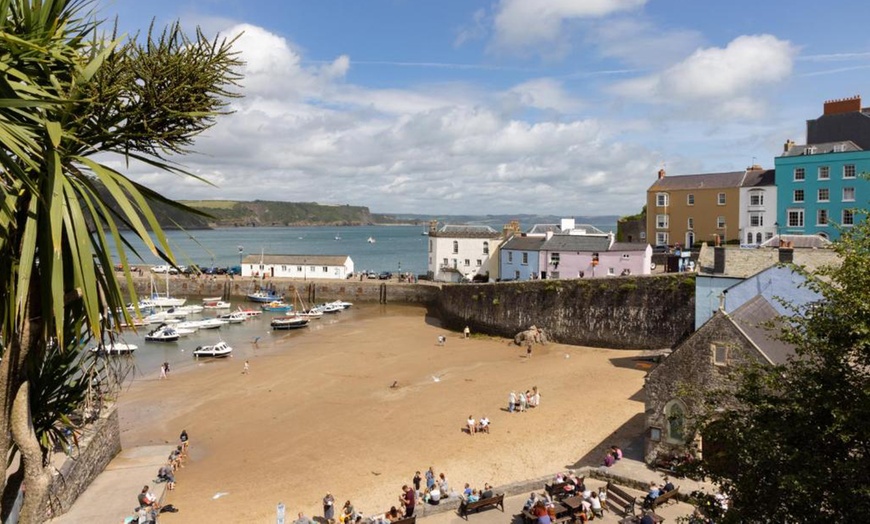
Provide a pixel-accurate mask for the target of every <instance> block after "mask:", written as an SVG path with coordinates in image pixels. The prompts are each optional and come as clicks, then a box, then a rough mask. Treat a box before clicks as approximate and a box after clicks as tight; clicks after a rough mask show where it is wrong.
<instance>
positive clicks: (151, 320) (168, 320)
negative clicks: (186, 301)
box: [142, 311, 181, 324]
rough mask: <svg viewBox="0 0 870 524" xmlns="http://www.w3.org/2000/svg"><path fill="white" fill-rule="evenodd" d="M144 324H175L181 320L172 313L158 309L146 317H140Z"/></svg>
mask: <svg viewBox="0 0 870 524" xmlns="http://www.w3.org/2000/svg"><path fill="white" fill-rule="evenodd" d="M142 320H143V321H144V322H145V323H146V324H177V323H179V322H181V321H180V320H178V319H177V318H175V317H173V316H172V315H169V314H167V313H166V312H165V311H159V312H157V313H152V314H150V315H148V316H147V317H145V318H143V319H142Z"/></svg>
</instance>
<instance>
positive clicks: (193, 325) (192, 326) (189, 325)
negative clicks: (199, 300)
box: [175, 320, 200, 334]
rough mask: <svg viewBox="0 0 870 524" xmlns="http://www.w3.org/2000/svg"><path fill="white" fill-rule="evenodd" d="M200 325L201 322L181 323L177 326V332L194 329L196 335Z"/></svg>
mask: <svg viewBox="0 0 870 524" xmlns="http://www.w3.org/2000/svg"><path fill="white" fill-rule="evenodd" d="M199 323H200V321H199V320H188V321H187V322H179V323H178V324H175V329H176V331H179V330H182V329H192V330H193V331H194V333H195V332H196V331H197V330H199ZM179 334H180V333H179Z"/></svg>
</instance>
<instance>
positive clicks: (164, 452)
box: [49, 444, 175, 524]
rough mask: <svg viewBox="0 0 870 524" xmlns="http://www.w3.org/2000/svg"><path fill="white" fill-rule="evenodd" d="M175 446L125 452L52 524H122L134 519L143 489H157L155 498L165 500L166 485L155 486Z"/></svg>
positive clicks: (139, 448)
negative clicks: (127, 518) (162, 467)
mask: <svg viewBox="0 0 870 524" xmlns="http://www.w3.org/2000/svg"><path fill="white" fill-rule="evenodd" d="M173 449H175V446H173V445H169V444H164V445H159V446H143V447H138V448H132V449H127V450H123V451H121V453H119V454H118V456H117V457H115V458H114V459H112V461H111V462H110V463H109V465H108V466H107V467H106V469H105V470H104V471H103V472H102V473H100V474H99V475H97V478H96V479H95V480H94V482H93V483H92V484H91V485H90V486H89V487H88V489H87V490H86V491H85V492H84V493H82V495H81V496H80V497H79V498H78V500H76V502H75V504H73V507H72V509H70V510H69V511H68V512H66V513H65V514H63V515H61V516H60V517H57V518H54V519H51V520H50V521H49V522H50V523H51V524H92V523H98V522H99V523H107V524H116V523H118V524H120V523H122V522H124V519H125V518H126V517H128V516H132V515H133V509H134V508H135V507H136V506H137V505H138V503H137V500H136V497H137V496H138V495H139V493H140V492H141V491H142V486H145V485H148V486H151V487H152V488H153V491H154V494H155V495H157V497H158V498H159V499H160V500H163V493H164V490H165V489H166V484H154V479H155V478H157V470H159V469H160V467H161V466H163V465H164V464H166V459H167V457H169V454H170V453H171V452H172V450H173Z"/></svg>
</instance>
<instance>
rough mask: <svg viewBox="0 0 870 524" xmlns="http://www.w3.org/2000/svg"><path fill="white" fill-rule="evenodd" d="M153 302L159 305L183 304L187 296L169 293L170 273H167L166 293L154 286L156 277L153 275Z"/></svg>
mask: <svg viewBox="0 0 870 524" xmlns="http://www.w3.org/2000/svg"><path fill="white" fill-rule="evenodd" d="M151 302H153V303H154V305H155V306H157V307H174V306H183V305H184V303H185V302H187V299H186V298H175V297H173V296H171V295H170V294H169V273H167V274H166V293H163V294H161V293H158V292H157V288H155V287H154V277H151Z"/></svg>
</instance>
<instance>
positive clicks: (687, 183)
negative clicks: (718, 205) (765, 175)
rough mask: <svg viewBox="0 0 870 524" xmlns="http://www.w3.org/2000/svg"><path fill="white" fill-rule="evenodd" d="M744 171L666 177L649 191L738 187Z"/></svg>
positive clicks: (659, 180) (654, 184) (656, 182)
mask: <svg viewBox="0 0 870 524" xmlns="http://www.w3.org/2000/svg"><path fill="white" fill-rule="evenodd" d="M744 174H745V171H732V172H730V173H705V174H699V175H676V176H666V177H664V178H661V179H658V180H656V181H655V182H653V185H651V186H650V188H649V190H650V191H674V190H680V189H725V188H729V187H740V184H741V182H742V181H743V175H744Z"/></svg>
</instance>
